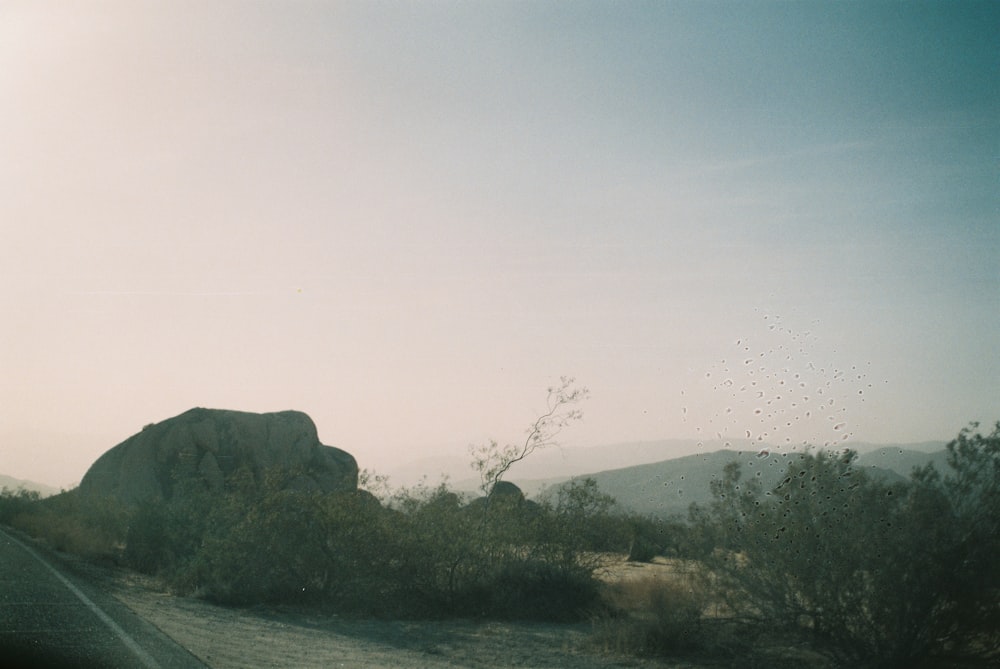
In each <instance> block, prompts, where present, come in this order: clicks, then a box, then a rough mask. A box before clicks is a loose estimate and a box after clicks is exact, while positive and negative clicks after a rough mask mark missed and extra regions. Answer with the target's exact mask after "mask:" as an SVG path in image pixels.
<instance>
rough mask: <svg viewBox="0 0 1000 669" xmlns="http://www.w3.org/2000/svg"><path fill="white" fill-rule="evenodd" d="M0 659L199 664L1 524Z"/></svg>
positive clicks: (130, 666)
mask: <svg viewBox="0 0 1000 669" xmlns="http://www.w3.org/2000/svg"><path fill="white" fill-rule="evenodd" d="M0 665H2V666H3V667H5V668H9V669H20V668H28V667H32V668H34V667H44V668H46V669H48V668H49V667H56V668H62V667H67V668H72V667H79V668H86V669H97V668H101V669H104V668H118V667H121V669H137V668H142V669H187V668H189V667H202V668H203V667H204V666H205V665H204V664H202V663H201V662H200V661H199V660H198V659H197V658H196V657H194V656H193V655H191V654H190V653H188V652H187V651H186V650H185V649H184V648H182V647H181V646H179V645H177V644H176V643H174V641H173V640H171V639H170V638H169V637H168V636H166V635H165V634H163V633H162V632H161V631H160V630H158V629H157V628H156V627H154V626H153V625H152V624H150V623H148V622H146V621H145V620H143V619H142V618H139V617H138V616H136V615H135V614H134V613H132V611H131V610H130V609H128V608H127V607H126V606H124V605H123V604H121V603H120V602H119V601H118V600H116V599H115V598H114V597H112V596H110V595H108V594H106V593H104V592H101V591H100V590H99V589H98V588H96V587H94V586H92V585H90V584H89V583H87V582H86V581H85V580H84V579H81V578H79V577H78V576H75V575H73V574H71V573H68V572H67V571H66V570H65V569H64V568H63V567H62V566H61V565H60V564H59V561H58V559H57V558H55V557H54V556H52V555H50V554H48V553H47V552H44V551H40V550H38V549H36V548H33V547H31V546H29V545H28V544H26V543H25V542H23V541H21V540H20V539H18V538H16V537H14V536H12V535H11V534H8V533H7V532H4V531H3V530H0Z"/></svg>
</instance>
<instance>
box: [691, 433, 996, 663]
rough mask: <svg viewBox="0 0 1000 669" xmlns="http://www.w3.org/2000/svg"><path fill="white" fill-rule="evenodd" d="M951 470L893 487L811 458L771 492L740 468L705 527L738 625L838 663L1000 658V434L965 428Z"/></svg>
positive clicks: (844, 458) (725, 482) (721, 484)
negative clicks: (791, 639) (777, 635)
mask: <svg viewBox="0 0 1000 669" xmlns="http://www.w3.org/2000/svg"><path fill="white" fill-rule="evenodd" d="M948 450H949V465H950V467H951V470H952V472H951V473H949V474H947V475H946V476H944V477H941V476H940V475H939V474H938V473H937V472H935V471H934V470H933V469H926V470H924V471H923V472H918V473H917V474H915V476H914V478H913V480H912V481H911V482H909V483H905V484H891V485H890V484H885V483H882V482H880V481H877V480H873V479H871V478H869V477H868V476H867V475H866V474H865V472H863V471H861V470H859V469H857V468H855V467H854V460H855V454H854V453H852V452H850V451H848V452H845V453H840V454H834V453H826V452H820V453H816V454H808V455H806V456H805V457H803V458H801V459H796V460H795V461H793V462H792V463H790V465H789V468H788V470H787V472H786V475H785V478H784V479H783V481H782V482H781V483H779V485H778V486H777V487H775V488H774V489H773V490H770V491H766V492H764V491H762V490H761V489H760V486H759V485H758V484H757V483H756V481H749V482H746V481H744V480H743V479H742V477H741V471H740V469H739V467H738V466H737V465H733V466H730V467H727V469H726V471H725V475H724V476H723V478H722V479H721V480H720V481H718V482H716V483H715V484H714V485H713V493H714V496H715V500H714V502H713V505H712V509H711V511H710V512H709V513H707V514H704V515H703V516H702V518H703V519H704V520H707V521H709V522H711V523H713V524H714V528H713V530H712V532H713V533H714V536H716V537H717V539H718V541H719V543H718V546H717V548H716V550H715V551H714V552H712V553H711V554H710V555H709V556H708V557H707V558H706V560H705V561H706V564H707V565H708V566H709V567H710V568H711V573H712V579H713V580H712V585H713V588H714V592H715V593H716V596H717V597H718V598H719V599H720V600H722V601H723V602H724V603H725V606H726V609H727V610H728V611H729V612H730V614H731V617H732V618H733V619H739V620H743V621H746V622H748V623H749V624H752V625H756V626H758V627H759V628H767V629H775V628H779V629H781V630H784V631H785V632H786V633H787V634H792V635H797V636H798V637H800V638H801V639H802V640H804V641H806V642H808V643H809V644H810V645H811V647H812V648H814V649H816V650H818V651H820V652H822V653H823V654H825V655H826V656H827V657H829V658H831V659H832V660H834V661H836V662H837V663H841V664H851V665H854V666H869V667H914V666H922V665H927V666H931V665H940V664H941V663H942V662H951V663H958V662H972V663H974V662H982V663H987V662H990V661H993V660H995V659H996V658H998V657H1000V642H998V638H997V634H996V630H997V629H998V628H997V623H998V621H1000V618H998V614H1000V605H998V601H1000V600H998V597H997V595H998V593H1000V579H998V573H997V572H998V567H997V566H996V562H997V561H996V559H995V557H996V554H997V553H996V550H997V548H998V547H1000V546H998V543H997V542H998V540H997V538H996V534H995V533H996V530H997V521H996V518H997V514H998V513H1000V508H998V504H997V502H998V499H1000V494H998V492H997V490H998V484H1000V429H998V430H995V431H994V432H993V433H992V434H990V435H987V436H985V437H984V436H982V435H979V434H975V435H973V434H972V433H971V432H970V431H963V432H962V433H961V434H960V436H959V438H958V439H956V440H955V441H953V442H952V443H951V444H949V445H948Z"/></svg>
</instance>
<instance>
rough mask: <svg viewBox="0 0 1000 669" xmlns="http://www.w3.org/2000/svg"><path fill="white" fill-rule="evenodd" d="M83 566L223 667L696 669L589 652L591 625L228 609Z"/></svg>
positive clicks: (206, 659) (187, 645) (216, 668)
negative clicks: (356, 617) (391, 618)
mask: <svg viewBox="0 0 1000 669" xmlns="http://www.w3.org/2000/svg"><path fill="white" fill-rule="evenodd" d="M76 566H77V568H78V569H80V570H83V571H85V572H86V573H87V575H88V576H90V577H91V578H93V579H95V580H97V581H99V582H100V583H101V585H102V587H104V588H105V589H106V590H107V591H108V592H110V593H111V594H112V595H114V596H115V597H116V598H117V599H118V600H120V601H121V602H122V603H124V604H125V605H126V606H128V607H129V608H130V609H132V610H133V611H135V612H136V613H137V614H139V615H140V616H142V617H143V618H145V619H146V620H148V621H150V622H151V623H153V624H154V625H156V626H157V627H159V628H160V629H161V630H162V631H163V632H165V633H166V634H167V635H169V636H170V637H172V638H173V639H174V640H175V641H177V642H178V643H180V644H181V645H182V646H184V647H185V648H187V649H188V650H189V651H191V652H192V653H193V654H194V655H196V656H197V657H199V658H200V659H201V660H202V661H204V662H205V663H206V664H207V665H208V666H210V667H213V668H214V669H236V668H241V669H251V668H257V667H282V668H293V667H351V668H354V667H359V668H372V669H373V668H375V667H392V668H393V669H398V668H401V667H406V668H408V667H419V668H426V669H439V668H442V667H468V668H470V669H477V668H482V669H487V668H490V669H494V668H496V667H537V668H542V667H547V668H552V669H558V668H565V669H570V668H572V669H597V668H604V667H634V668H637V669H645V668H651V667H671V668H673V669H696V665H690V664H685V663H678V664H674V663H671V664H664V663H663V662H660V661H654V660H645V659H638V658H630V657H617V656H609V655H604V654H601V653H599V652H597V651H595V650H594V649H592V648H588V646H587V639H588V635H589V632H590V625H589V624H587V623H583V624H569V625H567V624H545V623H507V622H503V623H500V622H482V621H468V620H453V621H417V622H414V621H375V620H354V619H346V618H341V617H338V616H334V615H320V614H317V613H311V612H309V611H304V610H292V609H285V608H264V607H255V608H250V609H242V608H227V607H219V606H214V605H211V604H208V603H206V602H204V601H201V600H198V599H193V598H187V597H177V596H174V595H171V594H168V593H165V592H162V591H161V590H159V589H158V588H157V587H156V584H155V582H154V581H153V580H152V579H148V578H144V577H141V576H139V575H136V574H134V573H131V572H128V571H126V570H122V569H117V568H106V567H95V566H93V565H86V564H79V563H78V564H77V565H76ZM623 569H627V570H629V571H631V570H632V569H631V568H629V567H625V566H623Z"/></svg>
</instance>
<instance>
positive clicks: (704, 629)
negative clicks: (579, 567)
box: [592, 576, 720, 656]
mask: <svg viewBox="0 0 1000 669" xmlns="http://www.w3.org/2000/svg"><path fill="white" fill-rule="evenodd" d="M601 598H602V601H603V602H604V604H605V608H604V611H603V613H602V614H601V615H600V616H598V617H597V618H596V619H595V620H594V634H593V639H592V642H593V643H594V644H595V645H596V646H597V647H598V648H600V649H601V650H603V651H605V652H614V653H623V654H629V655H645V656H676V655H684V654H689V653H692V652H696V651H702V650H705V649H706V648H708V647H711V648H712V649H713V650H716V651H718V650H719V648H720V643H719V641H720V640H719V638H717V637H718V631H719V630H718V627H717V626H714V625H713V624H712V623H711V622H707V621H706V620H704V618H703V612H704V610H705V608H706V605H707V601H708V600H707V596H706V593H705V592H704V589H703V587H702V586H701V585H700V584H698V583H697V582H696V581H694V580H692V579H690V578H677V579H666V578H662V577H658V576H646V577H642V578H635V579H628V580H623V581H619V582H616V583H611V584H606V585H605V586H604V587H603V589H602V592H601Z"/></svg>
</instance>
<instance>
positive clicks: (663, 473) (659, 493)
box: [511, 446, 947, 518]
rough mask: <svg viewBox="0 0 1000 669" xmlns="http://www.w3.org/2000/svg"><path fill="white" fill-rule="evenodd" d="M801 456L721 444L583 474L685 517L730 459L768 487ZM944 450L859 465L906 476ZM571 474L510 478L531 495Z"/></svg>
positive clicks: (941, 466)
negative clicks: (641, 462)
mask: <svg viewBox="0 0 1000 669" xmlns="http://www.w3.org/2000/svg"><path fill="white" fill-rule="evenodd" d="M803 455H804V453H803V452H802V451H786V452H775V451H767V450H749V451H738V450H729V449H720V450H716V451H711V452H706V453H698V454H695V455H686V456H682V457H679V458H672V459H670V460H664V461H661V462H655V463H649V464H641V465H634V466H632V467H623V468H620V469H612V470H609V471H602V472H594V473H590V474H586V475H585V476H587V477H589V478H592V479H594V480H595V481H596V482H597V485H598V487H599V488H600V489H601V491H602V492H605V493H607V494H609V495H611V496H613V497H614V498H615V499H616V500H618V503H619V504H620V505H621V506H622V507H623V508H624V509H626V510H629V511H632V512H635V513H640V514H648V515H653V516H657V517H661V518H667V517H671V516H685V515H686V514H687V510H688V507H689V506H690V505H691V503H692V502H697V503H698V504H707V503H709V502H710V501H711V498H712V496H711V487H710V486H711V482H712V481H713V480H716V479H718V478H720V477H721V476H722V472H723V469H724V468H725V466H726V465H727V464H729V463H730V462H733V461H737V462H740V463H741V464H742V465H743V475H744V477H757V478H758V479H759V480H760V482H761V486H762V487H763V488H764V489H765V490H768V489H770V488H773V487H775V486H776V485H777V484H778V483H779V482H780V481H781V478H782V476H783V475H784V473H785V471H786V470H787V468H788V464H789V462H790V461H792V460H794V459H795V458H800V457H802V456H803ZM946 455H947V453H946V451H944V450H943V449H942V450H938V451H934V452H925V451H918V450H910V449H904V448H900V447H899V446H883V447H881V448H878V449H876V450H872V451H868V452H866V453H861V454H859V456H858V460H857V465H858V466H859V468H862V469H863V470H864V471H866V472H867V473H868V474H869V475H870V476H872V477H875V478H879V479H882V480H884V481H890V482H891V481H904V480H906V479H908V478H909V476H910V474H911V472H912V471H913V469H914V468H915V467H922V466H924V465H926V464H928V463H933V464H934V466H935V467H936V468H937V469H938V470H939V471H945V470H947V462H946ZM570 478H572V477H557V478H552V479H545V480H518V479H516V478H512V479H511V480H512V481H513V482H514V483H516V484H517V485H518V486H520V487H521V489H522V490H523V491H524V493H525V494H526V495H529V496H530V495H538V494H544V491H545V490H546V489H547V488H551V487H553V486H556V485H559V484H560V483H563V482H565V481H567V480H569V479H570Z"/></svg>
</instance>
